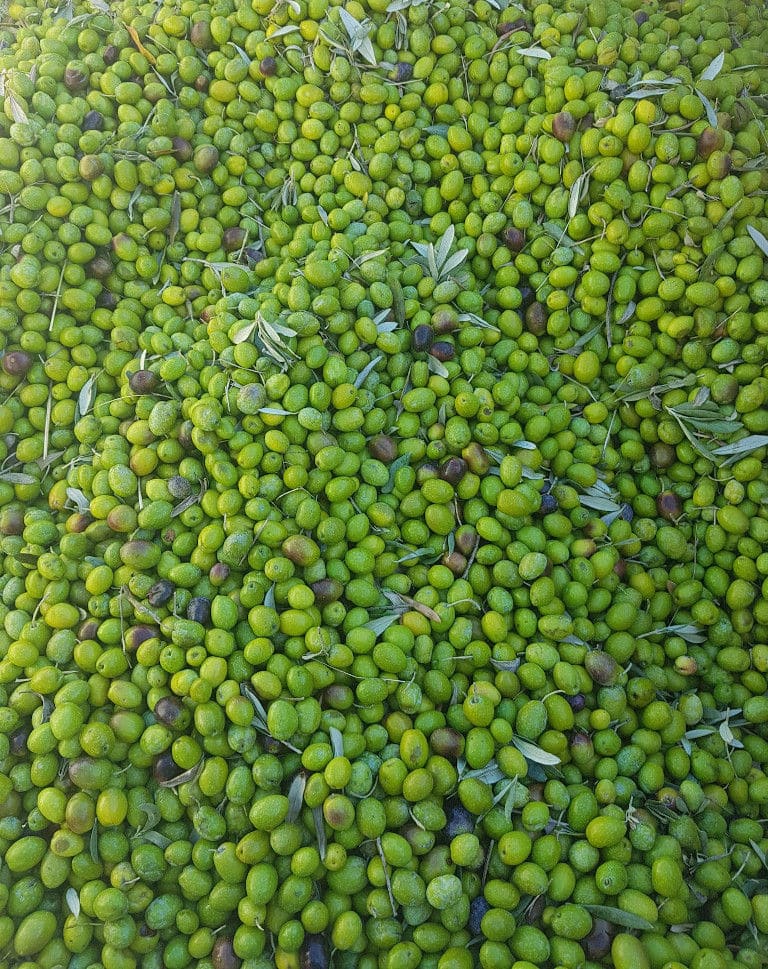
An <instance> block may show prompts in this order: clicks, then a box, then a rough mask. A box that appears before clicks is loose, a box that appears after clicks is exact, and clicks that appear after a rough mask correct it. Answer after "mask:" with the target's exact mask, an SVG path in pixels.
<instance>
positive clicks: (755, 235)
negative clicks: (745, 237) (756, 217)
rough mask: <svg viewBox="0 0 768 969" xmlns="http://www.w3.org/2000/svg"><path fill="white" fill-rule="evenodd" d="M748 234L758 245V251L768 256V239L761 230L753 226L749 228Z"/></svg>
mask: <svg viewBox="0 0 768 969" xmlns="http://www.w3.org/2000/svg"><path fill="white" fill-rule="evenodd" d="M747 232H748V233H749V234H750V236H751V237H752V241H753V242H754V243H755V244H756V245H757V247H758V249H760V251H761V252H762V253H763V255H764V256H768V239H766V238H765V236H764V235H763V233H762V232H760V230H759V229H756V228H755V227H754V226H753V225H748V226H747Z"/></svg>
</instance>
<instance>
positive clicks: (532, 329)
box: [525, 300, 549, 336]
mask: <svg viewBox="0 0 768 969" xmlns="http://www.w3.org/2000/svg"><path fill="white" fill-rule="evenodd" d="M548 318H549V314H548V313H547V309H546V307H545V306H544V304H543V303H539V302H538V300H537V301H536V302H533V303H531V305H530V306H529V307H528V309H527V310H526V311H525V327H526V329H527V330H528V332H529V333H533V334H534V335H535V336H541V335H542V334H543V333H546V331H547V319H548Z"/></svg>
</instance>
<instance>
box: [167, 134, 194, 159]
mask: <svg viewBox="0 0 768 969" xmlns="http://www.w3.org/2000/svg"><path fill="white" fill-rule="evenodd" d="M171 145H172V146H173V157H174V158H175V159H176V161H178V162H187V161H189V159H190V158H191V157H192V145H191V144H190V143H189V142H188V141H187V139H186V138H180V137H179V136H178V135H176V136H175V137H174V138H172V139H171Z"/></svg>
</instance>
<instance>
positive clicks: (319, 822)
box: [312, 807, 328, 861]
mask: <svg viewBox="0 0 768 969" xmlns="http://www.w3.org/2000/svg"><path fill="white" fill-rule="evenodd" d="M312 820H313V821H314V823H315V835H316V836H317V850H318V851H319V852H320V860H321V861H325V852H326V850H327V848H328V838H327V837H326V834H325V820H324V819H323V809H322V808H320V807H315V808H312Z"/></svg>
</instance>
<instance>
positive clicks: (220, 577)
mask: <svg viewBox="0 0 768 969" xmlns="http://www.w3.org/2000/svg"><path fill="white" fill-rule="evenodd" d="M208 578H209V579H210V580H211V582H212V583H213V584H214V585H221V584H222V583H224V582H226V581H227V579H228V578H229V566H228V565H227V564H226V562H216V563H214V564H213V565H212V566H211V568H210V571H209V572H208Z"/></svg>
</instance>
